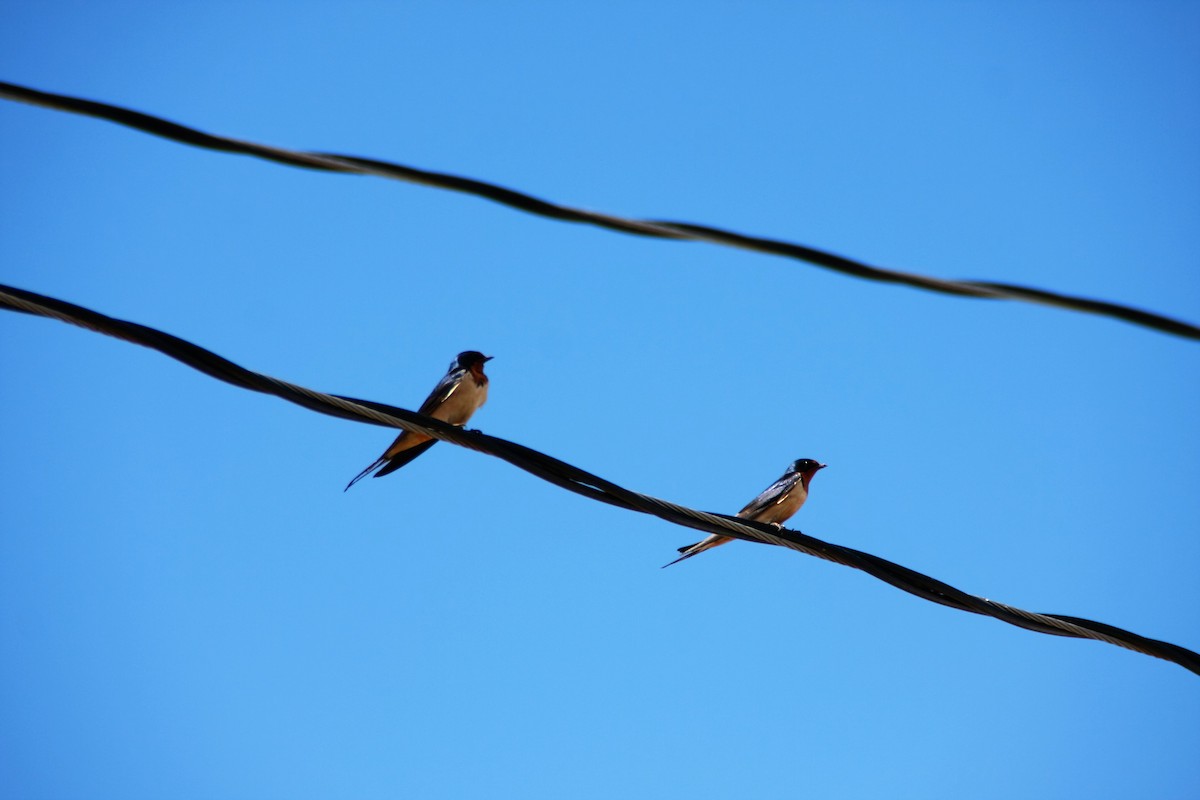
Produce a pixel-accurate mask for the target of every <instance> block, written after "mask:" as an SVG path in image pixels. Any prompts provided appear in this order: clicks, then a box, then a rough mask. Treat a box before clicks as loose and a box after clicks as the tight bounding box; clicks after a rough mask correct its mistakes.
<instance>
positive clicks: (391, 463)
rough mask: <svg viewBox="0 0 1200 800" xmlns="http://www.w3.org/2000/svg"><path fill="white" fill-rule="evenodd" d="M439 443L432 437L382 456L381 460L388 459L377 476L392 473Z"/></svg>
mask: <svg viewBox="0 0 1200 800" xmlns="http://www.w3.org/2000/svg"><path fill="white" fill-rule="evenodd" d="M437 443H438V440H437V439H430V440H429V441H427V442H421V443H420V444H418V445H413V446H412V447H410V448H408V449H407V450H401V451H400V452H399V453H397V454H396V455H394V456H392V457H391V458H381V459H380V460H381V461H386V462H387V463H386V464H384V465H383V468H382V469H380V470H379V472H376V473H375V477H376V478H382V477H383V476H384V475H390V474H391V473H393V472H395V471H396V470H398V469H400V468H401V467H403V466H404V465H405V464H407V463H408V462H410V461H412V460H413V459H414V458H416V457H417V456H419V455H421V454H422V453H424V452H425V451H426V450H428V449H429V448H431V447H433V446H434V445H435V444H437ZM354 480H358V478H355V479H354Z"/></svg>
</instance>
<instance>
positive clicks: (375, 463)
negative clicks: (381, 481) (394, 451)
mask: <svg viewBox="0 0 1200 800" xmlns="http://www.w3.org/2000/svg"><path fill="white" fill-rule="evenodd" d="M386 462H387V459H386V458H383V457H382V456H381V457H380V458H377V459H375V461H373V462H371V466H369V467H367V468H366V469H364V470H363V471H362V472H360V473H358V474H357V475H355V476H354V479H353V480H352V481H350V482H349V483H347V484H346V488H345V489H342V491H343V492H348V491H350V487H351V486H353V485H354V484H356V483H358V482H359V481H361V480H362V479H363V478H365V477H367V476H368V475H370V474H371V473H372V472H374V471H375V470H376V469H378V468H379V467H380V466H381V465H383V464H385V463H386Z"/></svg>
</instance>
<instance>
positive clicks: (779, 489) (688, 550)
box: [663, 458, 828, 569]
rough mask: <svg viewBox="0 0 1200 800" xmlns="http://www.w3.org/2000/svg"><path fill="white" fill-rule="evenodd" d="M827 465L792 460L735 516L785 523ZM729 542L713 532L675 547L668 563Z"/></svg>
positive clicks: (724, 537) (797, 508)
mask: <svg viewBox="0 0 1200 800" xmlns="http://www.w3.org/2000/svg"><path fill="white" fill-rule="evenodd" d="M827 466H828V464H819V463H817V462H816V461H813V460H812V459H811V458H801V459H800V460H798V461H793V462H792V464H791V466H789V467H788V468H787V472H785V473H783V477H781V478H780V479H779V480H777V481H775V482H774V483H772V484H771V485H770V486H768V487H767V489H766V491H764V492H763V493H762V494H760V495H759V496H758V497H756V498H754V499H753V500H751V501H750V502H749V503H747V504H746V507H745V508H743V509H742V510H741V511H739V512H738V513H737V515H738V516H739V517H741V518H742V519H752V520H754V521H756V522H766V523H767V524H769V525H774V526H775V527H777V528H778V527H782V524H781V523H783V522H786V521H787V520H788V519H789V518H790V517H791V516H792V514H795V513H796V512H797V511H799V510H800V506H802V505H804V501H805V500H807V499H808V485H809V484H810V483H812V479H813V475H816V474H817V470H822V469H825V467H827ZM733 539H734V537H732V536H722V535H721V534H719V533H714V534H712V535H711V536H709V537H708V538H707V539H704V540H703V541H699V542H696V543H695V544H689V545H688V546H687V547H681V548H679V552H681V553H683V555H681V556H680V557H679V558H677V559H675V560H674V561H672V562H671V564H678V563H679V562H680V561H683V560H684V559H686V558H691V557H692V556H694V555H697V554H699V553H703V552H704V551H705V550H711V549H713V548H714V547H719V546H720V545H723V544H725V543H726V542H732V541H733ZM671 564H663V568H664V569H666V568H667V567H669V566H671Z"/></svg>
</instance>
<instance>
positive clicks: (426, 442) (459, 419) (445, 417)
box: [342, 350, 492, 491]
mask: <svg viewBox="0 0 1200 800" xmlns="http://www.w3.org/2000/svg"><path fill="white" fill-rule="evenodd" d="M491 360H492V356H485V355H484V354H483V353H480V352H479V351H477V350H464V351H463V352H461V353H459V354H458V357H457V358H455V359H454V360H453V361H451V362H450V371H449V372H447V373H446V375H445V377H443V378H442V379H441V380H440V381H438V385H437V386H435V387H433V391H432V392H430V394H429V397H427V398H425V402H424V403H422V404H421V408H420V409H418V413H420V414H424V415H425V416H427V417H433V418H434V419H439V420H441V421H442V422H448V423H450V424H451V425H459V426H462V425H465V424H467V420H469V419H470V418H471V415H472V414H474V413H475V412H476V411H478V410H479V407H480V406H482V405H483V404H484V403H485V402H487V393H488V377H487V375H484V374H483V365H484V364H485V363H487V362H488V361H491ZM435 444H437V439H434V438H433V437H431V436H426V435H425V434H423V433H413V432H412V431H404V432H403V433H401V434H400V435H399V436H397V437H396V441H394V442H392V446H391V447H389V448H388V449H387V450H384V451H383V455H381V456H380V457H379V458H377V459H375V461H374V463H372V464H371V466H369V467H367V468H366V469H364V470H363V471H362V472H360V473H358V474H357V475H355V476H354V480H352V481H350V482H349V483H348V484H346V489H349V488H350V487H351V486H353V485H354V484H356V483H358V482H359V481H360V480H362V479H363V478H365V477H367V476H368V475H370V474H371V473H372V472H375V470H377V469H378V470H379V471H378V472H375V477H376V478H382V477H383V476H384V475H387V474H388V473H389V472H395V471H396V470H398V469H400V468H401V467H403V466H404V465H405V464H407V463H408V462H410V461H412V460H413V459H414V458H416V457H417V456H419V455H421V454H422V453H424V452H425V451H426V450H428V449H429V448H431V447H433V446H434V445H435ZM346 489H343V490H342V491H346Z"/></svg>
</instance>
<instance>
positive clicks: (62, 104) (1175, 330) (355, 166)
mask: <svg viewBox="0 0 1200 800" xmlns="http://www.w3.org/2000/svg"><path fill="white" fill-rule="evenodd" d="M0 98H6V99H9V100H15V101H19V102H23V103H29V104H31V105H37V106H44V107H46V108H52V109H56V110H58V111H69V112H72V113H76V114H83V115H86V116H92V117H98V118H100V119H105V120H108V121H109V122H115V123H117V124H119V125H125V126H127V127H130V128H134V129H136V130H140V131H143V132H145V133H150V134H153V135H155V136H161V137H163V138H166V139H171V140H174V141H177V142H182V143H183V144H189V145H193V146H195V147H203V148H208V149H210V150H218V151H221V152H226V153H240V154H242V155H250V156H256V157H258V158H263V159H267V160H268V161H274V162H277V163H280V164H287V165H290V166H293V167H304V168H307V169H316V170H324V171H326V172H341V173H350V174H357V175H374V176H377V177H381V178H392V179H396V180H402V181H409V182H412V183H418V184H422V185H425V186H434V187H437V188H441V189H450V190H452V191H457V192H464V193H467V194H473V195H476V196H478V197H483V198H485V199H488V200H492V201H493V202H497V203H501V204H503V205H507V206H510V207H512V208H516V209H518V210H521V211H526V212H529V213H531V214H539V215H541V216H544V217H549V218H551V219H557V220H561V221H564V222H578V223H584V224H589V225H596V226H598V227H601V228H607V229H609V230H614V231H620V232H622V233H628V234H635V235H638V236H651V237H656V238H660V239H678V240H692V241H700V242H708V243H710V244H719V245H724V246H726V247H737V248H741V249H745V250H753V251H755V252H760V253H767V254H770V255H776V256H784V257H787V258H792V259H796V260H798V261H804V262H806V263H809V264H813V265H815V266H818V267H824V268H825V269H830V270H833V271H835V272H841V273H844V274H846V275H851V276H854V277H856V278H863V279H866V280H874V281H882V282H884V283H897V284H902V285H905V286H912V287H915V288H918V289H925V290H928V291H933V292H941V293H943V294H951V295H958V296H960V297H975V298H982V299H989V300H1021V301H1025V302H1029V303H1041V304H1043V305H1050V306H1057V307H1059V308H1065V309H1070V310H1073V311H1082V312H1085V313H1089V314H1098V315H1101V316H1106V317H1112V318H1114V319H1120V320H1124V321H1125V322H1129V323H1132V324H1135V325H1140V326H1143V327H1146V328H1151V329H1153V330H1157V331H1161V332H1163V333H1168V334H1172V335H1174V336H1181V337H1184V338H1187V339H1196V340H1200V327H1198V326H1196V325H1194V324H1192V323H1189V322H1184V321H1182V320H1177V319H1172V318H1170V317H1167V316H1164V315H1162V314H1157V313H1154V312H1151V311H1145V310H1142V309H1137V308H1133V307H1131V306H1126V305H1122V304H1120V303H1111V302H1107V301H1104V300H1093V299H1089V298H1085V297H1076V296H1072V295H1067V294H1061V293H1059V292H1050V291H1046V290H1044V289H1035V288H1031V287H1028V286H1018V285H1015V284H1010V283H1000V282H995V281H972V280H958V281H956V280H947V279H943V278H934V277H931V276H927V275H920V274H917V273H911V272H901V271H899V270H892V269H884V268H882V267H875V266H871V265H869V264H866V263H863V262H861V261H856V260H854V259H851V258H846V257H844V256H840V255H836V254H834V253H829V252H826V251H824V250H818V249H816V248H813V247H806V246H804V245H800V244H794V243H792V242H786V241H781V240H778V239H769V238H766V237H761V236H749V235H746V234H741V233H736V232H734V231H729V230H724V229H721V228H714V227H710V226H707V225H696V224H693V223H688V222H671V221H667V220H644V219H631V218H626V217H620V216H616V215H613V214H603V213H600V212H596V211H587V210H584V209H580V208H572V207H571V206H565V205H560V204H557V203H552V202H549V201H547V200H542V199H540V198H537V197H534V196H532V195H529V194H525V193H523V192H518V191H515V190H513V189H508V188H505V187H503V186H498V185H496V184H493V183H486V182H484V181H479V180H474V179H472V178H464V177H461V176H458V175H449V174H446V173H441V172H431V171H429V170H422V169H417V168H415V167H408V166H404V165H402V164H395V163H392V162H388V161H380V160H377V159H372V158H361V157H358V156H350V155H339V154H334V153H314V152H305V151H300V150H287V149H284V148H281V147H272V146H270V145H264V144H258V143H255V142H247V141H242V140H238V139H231V138H229V137H225V136H216V135H213V134H210V133H204V132H203V131H199V130H196V129H195V128H189V127H187V126H184V125H180V124H178V123H174V122H170V121H168V120H165V119H162V118H160V117H155V116H151V115H149V114H143V113H141V112H139V111H133V110H131V109H127V108H122V107H120V106H114V105H109V104H107V103H99V102H95V101H92V100H84V99H82V98H78V97H70V96H68V95H61V94H51V93H49V92H42V91H38V90H37V89H31V88H28V87H25V86H18V85H17V84H13V83H4V82H0Z"/></svg>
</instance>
